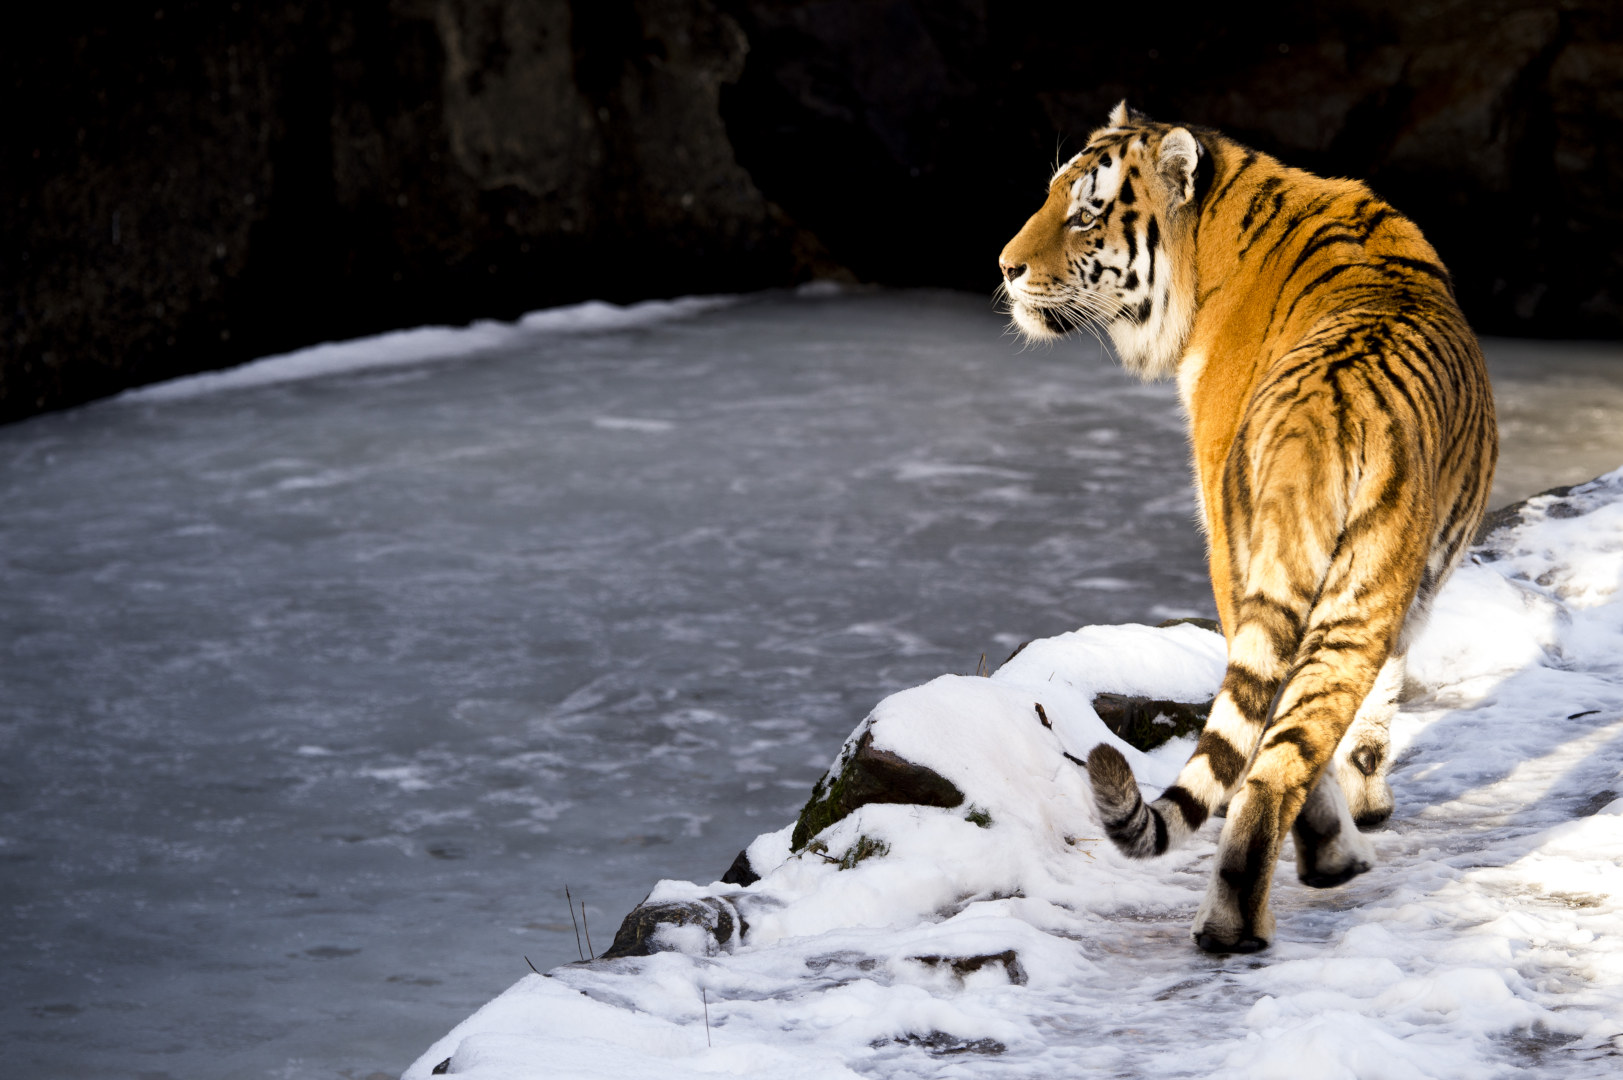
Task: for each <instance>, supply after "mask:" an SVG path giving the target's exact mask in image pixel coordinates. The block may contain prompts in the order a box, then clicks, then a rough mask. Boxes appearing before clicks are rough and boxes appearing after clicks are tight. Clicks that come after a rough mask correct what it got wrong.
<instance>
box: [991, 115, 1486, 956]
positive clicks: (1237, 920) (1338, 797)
mask: <svg viewBox="0 0 1623 1080" xmlns="http://www.w3.org/2000/svg"><path fill="white" fill-rule="evenodd" d="M999 261H1000V264H1001V266H1002V268H1003V273H1004V284H1003V290H1004V292H1005V295H1006V298H1007V300H1008V302H1009V307H1010V312H1011V314H1012V316H1013V319H1014V322H1015V325H1016V326H1017V327H1018V328H1019V329H1020V330H1021V331H1023V332H1024V333H1025V334H1027V335H1028V336H1030V337H1033V338H1043V337H1052V336H1055V335H1058V334H1063V333H1066V332H1068V331H1070V330H1072V329H1079V328H1091V329H1095V330H1099V329H1102V330H1104V331H1106V332H1107V333H1108V334H1109V335H1110V337H1111V339H1112V342H1113V343H1114V345H1115V347H1116V351H1117V354H1118V355H1119V356H1120V357H1121V359H1122V362H1123V363H1124V364H1125V365H1126V366H1127V367H1128V368H1130V369H1131V370H1134V371H1136V372H1138V373H1140V374H1141V375H1143V376H1145V377H1155V376H1166V375H1175V376H1176V378H1177V380H1178V386H1179V390H1180V392H1181V397H1182V401H1183V406H1184V410H1185V412H1186V413H1187V416H1188V420H1189V441H1190V447H1191V450H1192V455H1193V458H1194V471H1195V482H1196V489H1197V491H1198V493H1199V496H1200V503H1201V512H1202V517H1203V519H1204V524H1205V528H1206V533H1207V537H1208V540H1209V554H1210V566H1211V576H1212V590H1213V592H1214V594H1215V596H1216V600H1217V608H1218V612H1219V614H1220V616H1221V618H1222V624H1223V630H1224V633H1225V635H1226V637H1227V640H1228V668H1227V671H1226V674H1225V676H1224V679H1223V685H1222V689H1221V691H1220V692H1219V694H1218V697H1217V700H1216V702H1215V703H1214V705H1213V708H1212V713H1211V718H1210V719H1209V720H1208V721H1207V724H1206V728H1205V731H1204V732H1203V733H1202V734H1201V737H1200V740H1199V743H1198V745H1197V747H1196V749H1195V752H1194V753H1193V755H1191V757H1190V759H1189V762H1188V763H1187V764H1186V765H1185V766H1184V768H1183V770H1182V771H1181V772H1180V773H1179V775H1178V779H1177V782H1176V783H1175V784H1173V786H1171V787H1169V788H1168V789H1167V790H1166V791H1165V792H1164V793H1163V794H1162V795H1161V797H1160V798H1158V799H1156V800H1155V801H1154V802H1153V803H1148V804H1147V803H1146V802H1145V801H1144V799H1143V798H1142V796H1141V795H1140V793H1139V789H1138V784H1137V782H1136V781H1135V780H1134V778H1133V775H1132V771H1131V769H1130V768H1129V767H1128V765H1127V762H1126V761H1125V760H1124V759H1123V758H1122V756H1121V755H1120V754H1119V753H1117V752H1116V751H1115V750H1114V749H1112V748H1111V747H1109V746H1099V747H1097V748H1095V749H1094V751H1093V752H1092V754H1091V755H1090V756H1089V758H1088V773H1089V778H1090V780H1091V782H1092V785H1093V789H1094V797H1095V800H1096V801H1097V803H1098V806H1099V811H1100V815H1101V817H1102V819H1103V822H1104V825H1105V828H1106V831H1107V833H1108V834H1109V835H1110V837H1111V838H1112V840H1114V841H1115V843H1116V844H1117V846H1118V847H1120V848H1121V849H1122V850H1123V851H1125V852H1127V853H1128V854H1130V855H1134V856H1150V855H1156V854H1160V853H1162V852H1164V851H1166V850H1168V849H1169V848H1171V847H1174V846H1176V845H1177V844H1178V843H1180V842H1181V841H1182V840H1183V839H1185V838H1186V837H1187V836H1188V835H1189V834H1190V833H1192V832H1193V831H1194V830H1196V829H1198V828H1199V827H1200V826H1201V824H1202V823H1203V822H1204V821H1205V820H1206V818H1207V817H1209V816H1210V815H1212V814H1213V813H1216V812H1218V811H1219V810H1220V808H1221V807H1223V806H1224V805H1225V804H1227V806H1228V811H1227V818H1226V820H1225V821H1224V824H1223V830H1222V836H1221V838H1220V840H1219V847H1218V855H1217V864H1216V868H1215V871H1214V873H1213V876H1212V881H1211V886H1210V888H1209V890H1208V892H1207V895H1206V899H1205V902H1204V903H1203V904H1202V905H1201V908H1200V910H1199V912H1198V914H1197V915H1196V919H1195V925H1194V929H1193V936H1194V938H1195V940H1196V942H1197V943H1198V944H1199V945H1200V946H1201V947H1202V948H1204V949H1207V950H1208V951H1213V952H1231V951H1240V952H1246V951H1253V950H1256V949H1260V948H1263V947H1265V946H1266V945H1267V944H1268V942H1269V940H1270V939H1271V938H1272V936H1273V933H1274V919H1273V915H1272V913H1271V911H1270V909H1269V905H1268V891H1269V883H1270V880H1271V877H1272V869H1273V865H1274V862H1275V861H1276V860H1277V859H1278V857H1279V852H1280V847H1281V845H1282V843H1283V840H1284V837H1285V834H1286V833H1287V832H1291V833H1292V834H1293V836H1294V839H1295V846H1296V861H1297V870H1298V874H1299V876H1300V877H1301V879H1302V881H1304V882H1305V883H1307V884H1309V885H1314V886H1319V887H1326V886H1330V885H1337V884H1340V883H1341V882H1343V881H1346V880H1347V879H1349V878H1351V877H1353V876H1355V875H1357V874H1359V873H1362V872H1363V871H1365V870H1367V869H1369V867H1370V864H1371V861H1372V859H1373V855H1374V852H1373V846H1372V845H1371V844H1370V843H1369V841H1368V839H1367V838H1366V837H1364V836H1362V835H1361V834H1360V832H1359V828H1358V827H1359V826H1363V827H1371V826H1374V825H1377V824H1379V823H1380V822H1381V821H1383V820H1385V818H1386V817H1387V816H1388V815H1389V814H1390V813H1391V810H1392V797H1391V790H1390V788H1389V787H1388V786H1387V783H1386V778H1385V777H1386V771H1387V766H1388V764H1389V762H1388V756H1389V755H1388V745H1387V726H1388V723H1389V722H1390V719H1391V716H1392V713H1393V712H1394V711H1395V710H1396V708H1397V694H1398V690H1399V689H1400V688H1401V686H1402V682H1403V655H1404V653H1405V651H1406V649H1407V645H1408V642H1409V640H1410V638H1411V637H1412V635H1413V633H1414V632H1415V630H1416V629H1417V628H1418V627H1419V626H1420V625H1421V623H1422V622H1423V621H1424V619H1425V615H1426V611H1427V608H1428V605H1429V604H1430V602H1431V599H1432V597H1433V596H1434V595H1435V594H1436V592H1437V590H1438V588H1439V587H1440V586H1441V585H1442V583H1443V580H1444V579H1445V578H1446V577H1447V576H1448V574H1449V572H1450V571H1451V570H1452V569H1453V567H1454V565H1455V564H1456V563H1457V562H1458V560H1459V558H1460V557H1461V555H1462V554H1463V552H1464V548H1465V545H1466V543H1467V542H1468V540H1469V538H1470V537H1471V535H1472V534H1473V533H1474V532H1475V530H1476V527H1477V524H1478V522H1480V520H1481V518H1482V513H1483V509H1484V506H1485V504H1486V500H1487V497H1488V490H1489V487H1490V485H1491V482H1492V479H1493V469H1494V463H1495V460H1496V458H1497V454H1498V439H1497V429H1496V426H1495V422H1494V413H1493V398H1492V394H1491V391H1490V389H1489V386H1488V378H1487V373H1486V371H1485V369H1484V367H1483V363H1482V356H1481V353H1480V352H1479V350H1478V348H1477V344H1476V340H1475V338H1474V337H1473V336H1472V334H1471V331H1470V328H1469V327H1468V326H1467V325H1466V322H1465V318H1464V316H1463V315H1462V314H1461V313H1460V310H1459V306H1458V305H1457V304H1456V302H1455V300H1454V291H1453V286H1452V284H1451V282H1450V279H1449V276H1448V273H1447V271H1446V270H1444V269H1443V267H1442V265H1441V263H1440V262H1439V261H1438V258H1437V253H1436V252H1435V251H1433V250H1432V248H1431V246H1430V245H1429V244H1428V243H1426V241H1425V239H1424V237H1422V236H1421V234H1420V230H1419V229H1418V228H1416V227H1415V226H1414V224H1413V223H1411V222H1410V221H1408V220H1407V219H1406V218H1404V217H1403V216H1402V215H1400V214H1399V213H1398V212H1397V211H1395V210H1393V209H1392V207H1390V206H1388V205H1387V204H1386V203H1384V202H1382V201H1381V200H1380V199H1379V198H1377V197H1376V196H1375V195H1374V194H1372V193H1371V192H1370V191H1369V189H1368V188H1366V187H1365V186H1364V185H1363V184H1361V183H1358V182H1357V181H1352V180H1325V179H1321V178H1320V177H1317V176H1313V175H1312V174H1310V173H1306V172H1303V171H1301V170H1300V169H1292V168H1288V167H1286V166H1284V165H1282V164H1280V163H1279V162H1278V161H1275V160H1274V159H1273V158H1271V157H1268V156H1267V155H1265V154H1261V153H1258V152H1256V151H1254V150H1249V149H1247V148H1246V147H1244V146H1241V145H1239V144H1238V143H1235V142H1233V141H1231V140H1230V139H1227V138H1225V137H1224V136H1222V135H1220V134H1218V133H1217V132H1215V131H1210V130H1205V129H1201V128H1194V127H1178V126H1173V125H1169V124H1158V123H1154V122H1152V121H1150V120H1148V119H1146V118H1145V117H1143V116H1140V115H1138V114H1136V113H1131V112H1129V110H1128V109H1127V107H1126V103H1125V102H1124V103H1123V104H1121V105H1119V106H1117V107H1116V109H1115V111H1114V112H1113V113H1112V114H1111V117H1110V122H1109V123H1108V124H1107V125H1106V126H1105V127H1103V128H1100V129H1099V130H1098V131H1095V132H1094V133H1093V134H1092V135H1091V136H1090V137H1089V139H1088V144H1087V147H1086V149H1084V150H1083V151H1082V153H1080V154H1078V155H1077V156H1076V157H1074V158H1072V159H1071V160H1070V161H1069V162H1067V163H1066V164H1065V165H1064V166H1063V167H1062V168H1061V169H1060V170H1059V172H1058V173H1056V174H1055V176H1054V178H1053V180H1052V181H1051V183H1050V185H1049V195H1048V200H1047V202H1045V203H1044V204H1043V206H1042V208H1041V209H1040V210H1038V211H1037V213H1036V214H1035V215H1034V216H1033V217H1032V218H1031V220H1030V221H1028V222H1027V223H1026V225H1025V227H1024V228H1023V229H1021V230H1020V232H1019V234H1018V235H1017V236H1015V238H1014V239H1013V240H1011V241H1010V242H1009V244H1008V246H1007V247H1006V248H1004V250H1003V254H1002V256H1001V258H1000V260H999Z"/></svg>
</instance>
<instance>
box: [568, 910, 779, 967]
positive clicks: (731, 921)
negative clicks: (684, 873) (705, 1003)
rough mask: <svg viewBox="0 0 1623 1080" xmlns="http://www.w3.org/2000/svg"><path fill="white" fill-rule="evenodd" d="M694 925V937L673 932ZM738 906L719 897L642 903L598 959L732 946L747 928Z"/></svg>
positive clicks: (711, 950) (703, 950) (712, 952)
mask: <svg viewBox="0 0 1623 1080" xmlns="http://www.w3.org/2000/svg"><path fill="white" fill-rule="evenodd" d="M684 927H692V928H693V930H692V931H690V932H689V935H688V936H689V937H690V938H691V939H692V940H686V941H679V940H677V935H673V934H672V931H673V930H676V931H678V933H679V932H680V928H684ZM748 929H749V927H748V924H746V923H745V922H744V920H743V918H742V917H740V916H739V914H738V911H737V909H736V908H734V907H733V905H732V904H730V903H728V902H727V901H726V900H723V899H721V898H719V897H706V898H705V899H703V900H683V901H675V902H668V903H656V904H639V905H637V906H636V907H635V908H633V909H632V910H631V914H629V915H627V916H626V917H625V919H624V920H623V921H622V922H621V923H620V929H619V930H618V931H617V932H616V933H615V935H614V942H613V944H611V945H610V946H609V948H608V951H607V952H605V953H603V954H602V955H601V956H600V957H598V959H600V960H617V959H619V958H621V957H624V956H648V955H650V954H652V953H656V952H668V951H673V950H677V949H681V951H683V952H691V951H695V950H694V948H693V946H694V945H695V944H697V945H699V946H700V948H699V949H698V950H697V951H699V952H703V953H710V954H714V953H716V952H719V951H722V950H725V949H731V948H732V947H733V945H734V944H735V943H736V942H737V940H738V939H739V938H740V937H742V936H743V934H744V932H745V931H746V930H748Z"/></svg>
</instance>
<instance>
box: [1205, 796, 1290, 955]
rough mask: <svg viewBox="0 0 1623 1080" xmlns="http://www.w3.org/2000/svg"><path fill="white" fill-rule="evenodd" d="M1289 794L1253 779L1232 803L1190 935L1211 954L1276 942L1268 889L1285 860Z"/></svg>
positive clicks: (1248, 950) (1245, 950)
mask: <svg viewBox="0 0 1623 1080" xmlns="http://www.w3.org/2000/svg"><path fill="white" fill-rule="evenodd" d="M1283 796H1284V793H1283V792H1281V791H1278V790H1275V789H1273V788H1272V786H1271V785H1269V784H1268V783H1267V782H1266V781H1265V780H1264V779H1263V778H1262V777H1259V776H1253V777H1251V778H1248V779H1247V780H1246V782H1245V786H1244V787H1242V788H1241V789H1240V792H1239V794H1237V795H1235V796H1234V799H1233V801H1232V802H1230V803H1229V812H1228V817H1227V818H1226V819H1224V821H1223V833H1222V836H1221V837H1220V838H1219V840H1218V842H1217V860H1216V865H1215V866H1214V867H1213V869H1212V879H1211V883H1210V884H1209V885H1208V886H1207V888H1206V898H1205V899H1204V900H1203V901H1201V905H1200V910H1198V911H1197V912H1196V913H1195V925H1194V928H1193V929H1192V930H1191V931H1190V934H1191V936H1192V937H1193V938H1194V939H1195V944H1196V945H1199V946H1200V947H1201V948H1202V949H1204V950H1205V951H1206V952H1210V953H1231V952H1239V953H1251V952H1259V951H1260V950H1262V949H1266V948H1267V947H1268V943H1269V942H1270V941H1272V940H1273V937H1274V913H1273V911H1272V910H1271V909H1270V908H1269V906H1268V890H1269V887H1270V885H1271V884H1272V882H1273V872H1274V863H1275V862H1277V861H1278V859H1279V846H1280V840H1281V832H1282V829H1281V826H1280V818H1281V814H1282V812H1283V810H1284V809H1285V807H1284V798H1283Z"/></svg>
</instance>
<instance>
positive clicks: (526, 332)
mask: <svg viewBox="0 0 1623 1080" xmlns="http://www.w3.org/2000/svg"><path fill="white" fill-rule="evenodd" d="M737 299H738V298H737V297H731V296H685V297H681V298H679V299H676V300H644V301H642V302H640V303H636V304H628V305H624V306H622V305H619V304H609V303H605V302H603V301H601V300H591V301H588V302H586V303H584V304H571V305H569V306H567V307H557V308H547V309H545V310H543V311H532V312H530V313H529V314H527V315H524V316H521V317H520V318H519V319H518V320H517V321H516V322H510V323H504V322H496V321H494V320H490V319H480V320H478V321H476V322H474V323H472V324H470V325H468V326H420V327H416V328H415V329H411V330H397V331H394V332H392V333H388V334H376V335H373V336H371V337H364V338H356V339H354V340H352V341H333V342H328V343H326V344H324V345H314V346H312V347H310V348H308V349H298V350H296V351H294V352H290V353H282V354H280V355H277V356H266V357H263V358H261V359H259V360H254V361H251V362H249V363H246V364H243V365H241V366H239V367H234V368H227V369H226V370H224V371H209V372H204V373H203V374H200V375H186V376H183V377H181V378H178V379H170V380H168V381H166V382H161V383H154V384H152V385H151V386H142V387H138V388H136V389H134V390H126V391H125V392H124V393H122V394H119V395H118V396H117V397H116V398H115V399H114V400H117V401H123V402H133V403H146V402H155V401H181V400H184V399H187V398H195V397H202V396H204V395H206V394H213V393H218V392H219V391H222V390H240V389H244V388H246V387H251V386H271V385H274V384H276V383H286V382H297V381H300V380H303V379H317V378H322V377H325V376H331V375H348V374H353V373H355V372H360V371H373V370H376V369H379V368H392V367H404V366H407V365H411V364H421V363H426V362H429V361H434V360H450V359H456V358H458V357H465V356H469V355H473V354H476V353H482V352H488V351H490V350H492V349H501V348H509V347H512V346H517V345H523V344H525V343H526V342H530V341H533V340H535V339H537V338H545V337H548V336H557V335H562V334H600V333H607V332H610V331H615V330H634V329H637V328H638V327H643V326H650V325H652V324H654V323H659V322H667V321H669V320H671V319H680V318H686V317H688V316H690V315H697V314H700V313H701V312H705V311H712V310H714V309H716V308H718V307H725V306H727V305H728V304H731V303H734V302H736V300H737Z"/></svg>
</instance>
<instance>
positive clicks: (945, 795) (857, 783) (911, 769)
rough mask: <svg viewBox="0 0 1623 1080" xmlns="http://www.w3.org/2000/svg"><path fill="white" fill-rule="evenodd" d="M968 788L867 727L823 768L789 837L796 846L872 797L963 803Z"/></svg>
mask: <svg viewBox="0 0 1623 1080" xmlns="http://www.w3.org/2000/svg"><path fill="white" fill-rule="evenodd" d="M963 801H964V793H963V792H962V791H959V790H958V788H957V786H956V785H955V784H953V782H952V781H950V780H948V779H947V778H946V777H944V776H942V775H941V774H940V773H937V772H934V771H932V770H930V769H926V768H925V767H924V766H922V765H915V764H913V763H912V762H911V761H907V760H906V759H904V758H902V757H899V756H898V755H896V754H893V753H891V752H890V751H888V750H881V749H879V748H878V747H876V746H875V745H874V743H873V732H871V731H864V732H863V733H862V735H861V736H859V737H858V738H857V740H856V742H855V743H854V744H847V746H846V750H845V752H844V753H842V754H841V755H840V760H839V761H837V762H835V764H834V768H832V769H830V770H829V771H828V772H827V773H824V774H823V777H822V779H820V780H818V781H817V784H816V786H815V787H813V788H812V794H811V798H810V799H808V800H807V801H806V806H805V808H804V809H802V810H801V811H800V818H799V820H798V821H796V822H795V831H794V835H793V837H792V838H791V839H790V841H789V846H790V848H791V849H792V850H794V851H800V850H802V849H803V848H805V846H806V844H807V842H808V841H810V840H811V838H812V837H814V836H816V835H817V834H818V833H820V832H822V831H823V830H824V829H826V828H828V827H829V826H830V825H832V824H834V823H835V822H836V821H839V820H841V819H842V818H844V817H845V816H846V815H847V814H849V813H850V812H851V811H853V810H855V809H856V808H857V807H859V806H867V805H868V804H869V803H906V804H911V805H914V806H939V807H942V808H944V809H951V808H953V807H955V806H961V805H962V804H963Z"/></svg>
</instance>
